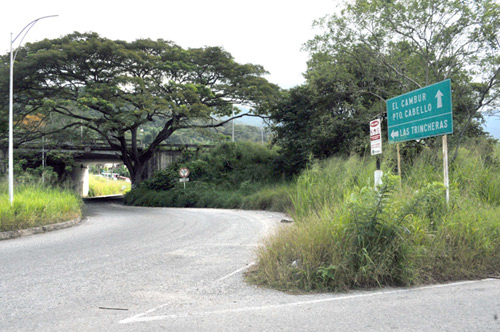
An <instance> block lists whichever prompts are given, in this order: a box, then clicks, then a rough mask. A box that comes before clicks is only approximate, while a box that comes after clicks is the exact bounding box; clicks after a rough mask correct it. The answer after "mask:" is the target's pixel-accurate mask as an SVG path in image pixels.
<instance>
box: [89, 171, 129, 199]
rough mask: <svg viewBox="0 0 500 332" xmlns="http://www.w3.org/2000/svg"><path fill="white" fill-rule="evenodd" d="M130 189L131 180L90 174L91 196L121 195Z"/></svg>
mask: <svg viewBox="0 0 500 332" xmlns="http://www.w3.org/2000/svg"><path fill="white" fill-rule="evenodd" d="M129 191H130V182H126V181H125V180H113V179H109V178H105V177H102V176H99V175H95V174H90V179H89V197H96V196H106V195H121V194H125V193H127V192H129Z"/></svg>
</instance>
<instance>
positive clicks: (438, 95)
mask: <svg viewBox="0 0 500 332" xmlns="http://www.w3.org/2000/svg"><path fill="white" fill-rule="evenodd" d="M443 96H444V95H443V93H442V92H441V90H438V92H437V93H436V98H437V108H441V107H443V99H442V98H443Z"/></svg>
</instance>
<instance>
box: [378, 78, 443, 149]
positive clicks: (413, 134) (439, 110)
mask: <svg viewBox="0 0 500 332" xmlns="http://www.w3.org/2000/svg"><path fill="white" fill-rule="evenodd" d="M387 128H388V134H389V143H398V142H404V141H411V140H417V139H422V138H426V137H432V136H439V135H445V134H451V133H453V113H452V106H451V81H450V80H449V79H448V80H445V81H442V82H439V83H436V84H433V85H429V86H426V87H424V88H421V89H418V90H414V91H411V92H408V93H406V94H404V95H401V96H397V97H394V98H392V99H389V100H387Z"/></svg>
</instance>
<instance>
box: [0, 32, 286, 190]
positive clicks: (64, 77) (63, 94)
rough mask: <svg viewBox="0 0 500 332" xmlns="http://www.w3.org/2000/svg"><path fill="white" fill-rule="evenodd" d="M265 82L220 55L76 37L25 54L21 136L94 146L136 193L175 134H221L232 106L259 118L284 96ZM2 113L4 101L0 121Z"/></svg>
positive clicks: (2, 80) (21, 52)
mask: <svg viewBox="0 0 500 332" xmlns="http://www.w3.org/2000/svg"><path fill="white" fill-rule="evenodd" d="M7 59H8V55H7V54H6V55H3V56H2V60H3V61H0V73H2V75H0V89H1V90H2V91H7V89H8V75H4V74H5V73H7V72H8V69H9V68H8V65H6V64H8V61H6V60H7ZM88 59H92V61H88ZM82 63H86V65H85V66H82V65H81V64H82ZM67 68H72V70H71V74H70V75H68V74H67V73H66V71H67ZM33 73H38V74H37V75H34V74H33ZM42 73H43V74H42ZM265 74H267V72H266V71H265V70H264V68H263V67H262V66H260V65H254V64H249V63H247V64H240V63H237V62H236V61H235V60H234V58H233V57H232V56H231V54H230V53H229V52H227V51H225V50H224V49H223V48H221V47H202V48H187V49H184V48H182V47H180V46H179V45H176V44H174V43H173V42H171V41H166V40H164V39H158V40H151V39H139V40H135V41H132V42H127V41H120V40H110V39H107V38H104V37H101V36H99V35H98V34H97V33H78V32H75V33H73V34H69V35H66V36H63V37H61V38H56V39H51V40H49V39H45V40H42V41H39V42H35V43H32V44H27V45H26V46H21V47H19V49H18V51H17V57H16V81H18V84H17V85H16V93H15V94H14V98H15V100H14V103H16V109H17V111H16V123H18V124H19V125H18V127H17V128H16V132H17V133H18V135H19V136H20V137H21V136H26V137H28V138H29V139H32V138H34V137H41V135H44V136H45V135H51V136H52V135H54V134H56V133H61V132H64V135H63V136H66V138H65V139H72V140H73V141H81V140H83V137H85V138H95V137H98V138H100V139H102V140H103V141H104V142H107V143H108V145H109V147H110V148H111V149H113V150H114V151H115V152H116V154H117V155H118V156H119V157H120V159H121V160H122V161H123V163H124V164H125V165H126V167H127V168H128V170H129V172H130V178H131V180H132V182H133V183H135V184H138V183H139V182H141V181H142V180H143V176H144V175H145V173H144V170H145V165H146V163H147V162H148V161H149V160H150V159H151V158H152V157H153V154H154V151H155V150H156V149H157V148H158V147H159V145H160V144H161V143H162V142H164V141H165V140H166V139H168V138H169V137H170V136H171V135H172V134H173V133H174V132H175V131H177V130H180V129H186V128H208V127H212V128H216V127H220V126H221V125H223V122H224V121H222V122H219V121H215V122H214V121H212V120H213V119H214V118H224V117H230V116H231V115H232V109H233V104H241V105H245V106H246V107H247V108H248V109H250V110H251V111H250V112H251V113H254V114H258V113H259V112H260V110H259V109H260V108H261V106H262V105H264V104H266V103H267V102H268V101H269V100H270V99H272V98H273V96H274V95H275V94H277V93H278V91H279V88H278V87H277V86H276V85H274V84H272V83H269V82H268V81H267V80H266V79H265V78H264V77H263V76H264V75H265ZM53 82H57V84H52V83H53ZM82 82H84V83H82ZM82 86H85V88H82ZM2 96H3V95H2ZM6 109H7V99H6V98H2V97H0V112H2V113H3V111H4V110H6ZM236 112H237V113H238V112H239V110H236ZM240 115H241V114H240ZM236 116H239V115H236ZM2 119H3V117H2ZM226 121H228V120H226ZM3 123H4V122H3V121H2V120H0V130H1V129H2V128H3V125H2V124H3ZM148 124H154V125H155V126H156V128H157V129H158V130H155V131H152V130H151V131H149V132H148V134H150V135H151V137H150V138H149V140H148V142H149V143H148V144H146V145H145V146H144V148H143V149H138V148H137V147H138V145H139V144H141V143H142V142H141V138H146V137H142V135H143V134H144V132H143V131H142V130H143V129H144V128H143V127H145V126H147V125H148ZM75 128H78V129H80V130H75ZM141 129H142V130H141ZM146 129H148V128H146ZM21 133H22V135H21ZM62 138H63V139H64V137H62ZM143 142H144V141H143Z"/></svg>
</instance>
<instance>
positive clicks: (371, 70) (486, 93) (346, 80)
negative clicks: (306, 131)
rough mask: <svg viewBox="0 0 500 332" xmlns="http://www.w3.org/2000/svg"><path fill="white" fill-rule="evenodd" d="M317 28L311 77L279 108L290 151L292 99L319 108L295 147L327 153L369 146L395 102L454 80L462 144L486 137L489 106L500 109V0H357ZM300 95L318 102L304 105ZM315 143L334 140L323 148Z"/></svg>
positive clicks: (281, 136) (281, 134) (303, 121)
mask: <svg viewBox="0 0 500 332" xmlns="http://www.w3.org/2000/svg"><path fill="white" fill-rule="evenodd" d="M315 25H316V26H317V27H318V28H319V29H320V31H321V32H320V33H319V34H318V35H317V36H316V37H315V38H313V39H312V40H310V41H309V42H308V43H307V44H306V45H305V48H306V49H307V50H308V51H309V52H310V60H309V62H308V68H307V72H306V73H305V77H306V79H307V81H306V83H305V85H304V86H303V87H297V88H295V89H292V91H291V93H288V94H285V95H284V96H283V98H282V101H281V102H280V104H277V105H276V106H275V107H274V108H273V111H272V113H273V117H274V118H275V120H278V121H279V122H280V123H279V124H278V125H277V126H276V131H277V139H278V143H279V144H281V145H282V146H284V147H285V151H286V150H287V149H290V150H291V149H293V147H292V146H291V145H288V144H289V142H292V140H291V139H290V137H291V136H289V135H287V134H286V133H285V130H287V128H288V127H289V126H291V125H292V124H291V123H290V121H295V120H294V119H293V117H292V116H290V115H285V114H284V113H283V109H284V105H288V106H287V107H288V108H289V109H291V108H294V109H295V110H296V112H298V111H299V110H300V112H301V113H310V114H314V116H312V117H310V118H307V117H298V121H299V122H297V123H295V124H294V125H296V126H299V127H303V128H306V127H309V128H316V129H314V130H313V131H312V132H310V133H311V135H312V137H311V136H309V137H305V136H302V137H300V142H299V143H298V142H296V141H295V142H294V143H293V145H294V146H295V147H297V145H298V144H299V145H300V146H302V147H304V149H303V150H305V151H307V152H308V153H310V154H312V155H313V156H317V157H321V156H322V155H325V154H326V155H328V154H333V153H337V152H342V151H359V150H364V148H365V147H367V146H368V142H367V140H366V137H368V133H367V132H368V125H367V123H368V121H370V120H372V119H373V118H375V117H377V116H384V114H385V101H386V100H387V99H390V98H392V97H394V96H397V95H400V94H403V93H406V92H409V91H412V90H414V89H417V88H420V87H423V86H426V85H429V84H432V83H436V82H439V81H442V80H444V79H447V78H450V79H451V81H452V90H453V108H454V109H453V112H454V124H455V129H454V132H455V134H456V135H454V137H453V139H452V141H454V142H455V143H459V141H460V140H461V139H462V138H463V137H467V136H477V135H481V134H484V133H483V132H482V130H481V127H480V121H481V119H482V115H481V111H485V110H495V109H498V103H499V87H500V42H499V40H500V6H499V4H498V3H496V2H495V1H493V0H483V1H475V0H450V1H441V0H352V1H348V2H346V3H345V5H344V7H343V10H342V11H341V12H340V13H339V14H332V15H327V16H325V17H324V18H322V19H320V20H318V21H317V22H316V23H315ZM304 90H307V92H304ZM298 93H301V94H304V93H305V94H307V95H308V100H309V102H307V103H304V102H303V99H302V100H301V102H300V103H297V100H295V99H294V98H293V96H294V95H296V94H298ZM297 114H298V113H297ZM284 116H286V117H288V118H289V120H285V121H284V122H283V121H282V119H283V117H284ZM327 126H328V127H327ZM320 128H322V129H320ZM315 132H316V133H317V134H315ZM315 140H318V142H328V147H325V148H324V149H323V150H320V151H318V149H316V150H315V149H314V148H313V146H311V142H313V141H315ZM362 142H366V143H362ZM306 154H307V153H306Z"/></svg>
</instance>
